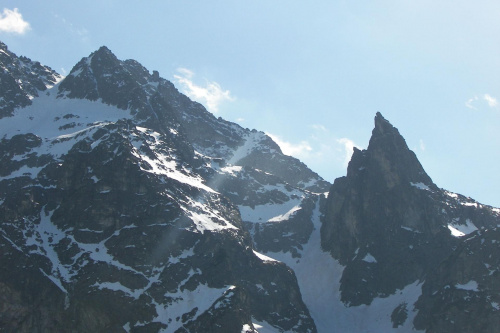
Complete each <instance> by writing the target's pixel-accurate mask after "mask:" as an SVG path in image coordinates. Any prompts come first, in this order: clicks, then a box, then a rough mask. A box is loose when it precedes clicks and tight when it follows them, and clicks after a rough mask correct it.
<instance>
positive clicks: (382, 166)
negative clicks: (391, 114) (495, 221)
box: [321, 113, 446, 304]
mask: <svg viewBox="0 0 500 333" xmlns="http://www.w3.org/2000/svg"><path fill="white" fill-rule="evenodd" d="M438 191H439V189H438V188H437V186H436V185H434V183H433V182H432V180H431V178H430V177H429V176H428V175H427V174H426V173H425V171H424V169H423V167H422V165H421V164H420V162H419V161H418V159H417V157H416V155H415V154H414V153H413V152H412V151H411V150H410V149H409V148H408V146H407V144H406V141H405V140H404V138H403V137H402V136H401V134H400V133H399V131H398V130H397V129H396V128H395V127H394V126H392V125H391V124H390V123H389V122H388V121H387V120H386V119H384V117H383V116H382V114H380V113H377V115H376V116H375V128H374V129H373V132H372V137H371V139H370V143H369V146H368V149H366V150H363V151H361V150H357V149H356V150H355V151H354V154H353V157H352V159H351V162H350V163H349V167H348V172H347V176H346V177H341V178H338V179H337V180H335V183H334V184H333V186H332V188H331V190H330V194H329V197H328V203H327V208H326V214H325V219H324V223H323V225H322V229H321V239H322V246H323V248H324V249H326V250H329V251H330V252H331V253H332V255H333V256H334V257H335V258H337V259H338V260H339V261H340V262H341V263H342V264H346V265H348V266H347V268H346V270H345V272H344V277H343V279H344V280H345V281H346V283H345V284H344V285H343V288H344V292H343V297H344V299H345V300H346V301H348V302H351V303H354V304H361V303H369V302H370V300H371V297H373V296H376V295H377V294H384V293H391V292H393V291H394V290H395V289H397V288H400V287H403V286H404V285H406V284H408V283H411V282H413V281H414V280H415V279H417V278H418V277H419V274H422V272H423V271H425V267H427V265H428V262H430V261H433V260H437V259H436V258H439V257H440V255H436V256H435V257H434V258H430V257H428V256H429V255H428V253H429V251H430V249H431V248H432V246H431V245H427V248H425V247H423V246H422V245H421V244H422V243H424V242H429V244H431V243H432V239H434V237H435V235H436V234H438V233H445V231H446V230H445V229H446V228H445V227H444V223H443V221H442V219H441V217H440V216H439V215H436V214H435V212H436V211H438V208H437V206H436V204H435V201H434V200H433V199H432V198H431V197H430V196H431V195H432V193H433V192H436V193H437V192H438ZM408 230H412V232H408ZM402 240H404V241H402ZM410 245H411V248H412V250H411V251H409V250H408V249H409V246H410ZM394 252H399V253H398V254H399V259H397V260H396V259H395V256H394ZM407 252H408V253H407ZM415 254H417V256H416V257H417V258H419V259H418V260H415V259H413V261H412V263H411V264H408V267H407V269H406V270H405V271H404V273H401V270H400V267H398V264H397V262H396V261H398V260H399V261H398V262H400V261H401V257H406V256H407V257H408V258H410V257H411V256H414V255H415ZM365 257H369V258H376V259H374V262H377V265H379V267H385V268H384V269H379V270H376V271H371V270H370V272H368V273H367V272H364V270H365V269H367V267H365V266H366V265H365V263H366V262H365V261H363V260H362V259H363V258H365ZM391 267H392V268H391ZM391 269H392V270H395V269H397V271H398V273H397V274H396V271H394V274H392V275H391V274H389V273H387V271H385V270H389V271H390V270H391ZM375 272H378V273H375ZM382 272H383V273H384V276H393V277H391V279H386V280H385V282H380V281H382V280H383V279H381V278H380V277H377V274H382ZM367 274H368V276H371V277H372V279H373V280H372V281H371V282H370V279H369V278H368V279H366V281H368V282H362V281H356V276H365V277H366V276H367ZM390 280H391V281H390ZM358 282H359V283H358ZM370 283H373V285H370ZM360 288H361V289H360ZM362 289H363V290H362ZM364 289H366V290H364ZM359 290H362V292H359ZM358 294H360V295H363V296H362V297H360V296H357V295H358Z"/></svg>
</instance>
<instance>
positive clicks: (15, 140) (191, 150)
mask: <svg viewBox="0 0 500 333" xmlns="http://www.w3.org/2000/svg"><path fill="white" fill-rule="evenodd" d="M4 49H5V50H6V48H4ZM5 54H7V53H6V51H5V52H4V55H5ZM8 55H9V57H10V64H14V65H15V64H18V65H19V64H21V62H22V61H21V60H20V58H17V57H16V56H15V55H13V54H12V53H8ZM14 65H12V66H14ZM19 66H21V65H19ZM22 68H23V67H22V66H21V69H22ZM3 70H4V71H5V72H8V73H10V74H11V75H12V76H13V78H14V81H13V82H19V81H20V80H21V76H20V75H21V74H23V72H22V70H18V71H14V70H12V69H9V68H8V67H5V68H3ZM44 73H45V72H44ZM46 73H53V72H52V71H51V70H50V69H47V70H46ZM16 75H17V76H16ZM54 77H59V76H57V75H54ZM16 80H17V81H16ZM40 80H41V81H40V82H46V81H47V80H45V79H44V78H41V79H40ZM44 80H45V81H44ZM2 82H4V81H2ZM37 82H38V81H37ZM54 82H55V81H54ZM16 89H19V90H22V91H23V92H26V91H27V90H28V88H26V87H25V86H21V85H17V88H16ZM38 89H39V90H40V91H41V90H43V88H38ZM26 94H28V92H26ZM9 96H10V95H4V98H5V99H7V98H9ZM28 101H29V103H28V102H26V100H25V102H26V103H24V102H23V103H17V102H16V101H15V100H14V101H13V102H12V103H11V104H9V105H15V106H24V108H17V109H12V108H11V109H9V112H6V113H4V116H5V117H4V118H3V119H1V122H2V128H5V129H7V130H6V131H5V133H3V137H2V138H1V141H0V148H1V151H0V159H1V167H0V176H1V178H0V216H1V222H2V223H1V233H2V238H1V239H0V242H1V243H0V258H1V260H2V265H3V266H2V267H4V268H5V269H3V270H2V272H1V273H0V288H1V289H2V291H3V293H2V295H3V296H2V300H3V301H2V308H1V309H0V310H1V315H0V326H1V327H4V328H7V330H9V331H18V332H33V331H72V332H89V331H94V332H110V331H111V332H115V331H116V332H119V331H134V332H135V331H148V332H158V331H164V332H174V331H175V332H188V331H189V332H199V331H205V332H241V331H242V329H243V328H245V329H246V330H247V331H249V332H253V331H255V329H256V326H255V325H257V324H255V323H260V325H264V326H265V327H270V328H272V329H273V330H276V331H280V330H282V331H296V332H315V331H316V328H315V325H314V322H313V320H312V318H311V317H310V314H309V311H308V309H307V308H306V306H305V305H304V303H303V301H302V297H301V293H300V290H299V287H298V285H297V280H296V277H295V275H294V273H293V271H292V270H290V268H288V267H287V266H286V265H284V264H283V263H281V262H278V261H275V260H272V259H270V258H267V257H265V256H262V255H261V254H259V253H258V252H256V251H255V250H254V245H253V242H252V239H251V236H250V234H249V233H248V231H247V230H246V229H245V228H244V226H243V223H244V222H243V220H242V217H241V214H240V210H245V209H247V211H248V212H249V213H248V214H247V215H248V218H250V217H251V216H253V215H255V213H254V209H255V208H256V207H259V206H262V205H267V206H268V205H270V204H273V203H276V204H277V208H276V209H275V210H274V211H275V213H276V215H280V214H281V213H282V214H286V212H287V211H288V209H289V208H288V207H289V206H290V204H291V203H293V204H300V203H301V202H302V201H303V200H306V198H308V197H310V196H312V195H313V194H311V193H310V192H309V191H308V189H317V190H320V191H325V190H326V189H327V187H328V186H329V184H328V183H327V182H325V181H324V180H322V179H321V178H320V177H319V176H318V175H317V174H315V173H314V172H312V171H310V170H309V169H307V167H306V166H305V165H303V164H302V163H300V162H299V161H298V160H296V159H293V158H291V157H288V156H284V155H283V154H282V153H281V151H280V149H279V147H278V146H277V145H276V144H275V143H274V142H272V140H271V139H270V138H268V137H267V136H266V135H265V134H263V133H261V132H257V131H250V130H246V129H243V128H241V127H239V126H238V125H236V124H231V123H228V122H225V121H223V120H218V119H216V118H215V117H213V116H212V115H211V114H209V113H208V112H207V111H206V110H205V109H204V108H203V107H202V106H201V105H199V104H197V103H195V102H192V101H190V100H189V99H188V98H187V97H185V96H184V95H182V94H180V93H179V92H178V91H177V90H176V89H175V88H174V87H173V85H172V84H171V83H170V82H168V81H166V80H164V79H162V78H160V77H159V75H158V73H156V74H153V75H151V74H150V73H149V72H148V71H147V70H146V69H145V68H143V67H142V66H141V65H140V64H139V63H137V62H135V61H132V60H126V61H121V60H118V59H117V58H116V57H115V56H114V55H113V53H111V51H110V50H109V49H107V48H105V47H102V48H100V49H99V50H98V51H96V52H94V53H93V54H91V55H90V56H89V57H87V58H84V59H82V60H81V61H80V62H79V63H78V64H77V65H76V66H75V67H74V68H73V69H72V71H71V72H70V74H69V75H68V76H67V77H66V78H64V79H63V80H62V81H61V82H60V83H59V84H57V85H56V86H54V87H53V88H51V89H49V90H47V92H46V93H45V94H43V95H40V96H39V97H37V98H34V99H33V100H28ZM16 103H17V104H16ZM199 118H200V119H202V120H203V121H202V122H201V123H203V124H204V125H203V126H204V127H203V131H200V128H199V126H201V125H200V124H201V123H200V121H199V120H197V119H199ZM198 132H206V133H210V132H213V133H215V132H217V133H219V132H220V133H222V135H220V137H219V141H217V142H216V143H215V144H214V146H212V147H209V146H208V144H207V142H206V138H203V137H200V135H199V133H198ZM212 143H213V142H212ZM213 152H218V154H212V153H213ZM255 154H259V156H260V158H262V159H263V161H264V162H263V163H264V164H263V167H262V168H261V170H257V169H256V166H255V163H256V162H254V163H253V164H252V163H246V164H245V163H243V162H242V163H239V162H240V161H245V160H249V159H250V160H251V157H248V156H252V155H255ZM273 158H274V161H267V160H266V159H273ZM289 162H291V163H289ZM280 165H282V166H280ZM273 168H274V169H277V170H278V169H279V170H280V171H281V176H282V177H281V176H274V175H271V174H269V172H265V171H263V170H273ZM287 168H288V169H290V170H291V171H290V173H292V172H295V173H296V174H297V175H300V177H299V176H296V175H293V174H290V173H289V172H287V171H286V169H287ZM243 179H246V182H245V186H240V185H242V182H243ZM286 179H293V180H294V186H292V185H290V184H289V183H288V182H287V181H286ZM300 184H302V186H301V187H297V186H299V185H300ZM305 184H307V185H305ZM246 185H248V186H246ZM277 192H279V196H275V195H274V194H275V193H277ZM290 202H291V203H290ZM280 209H281V210H283V209H285V211H283V212H281V210H280ZM280 212H281V213H280ZM252 213H254V214H252ZM256 214H258V213H256ZM271 215H272V214H271ZM272 216H274V215H272ZM272 216H271V217H272Z"/></svg>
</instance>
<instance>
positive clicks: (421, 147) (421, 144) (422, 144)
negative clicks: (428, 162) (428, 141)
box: [420, 139, 425, 151]
mask: <svg viewBox="0 0 500 333" xmlns="http://www.w3.org/2000/svg"><path fill="white" fill-rule="evenodd" d="M420 150H421V151H425V143H424V140H422V139H420Z"/></svg>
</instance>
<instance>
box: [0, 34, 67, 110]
mask: <svg viewBox="0 0 500 333" xmlns="http://www.w3.org/2000/svg"><path fill="white" fill-rule="evenodd" d="M61 79H62V76H61V75H59V74H58V73H56V72H55V71H54V70H52V69H51V68H50V67H48V66H43V65H41V64H40V63H39V62H38V61H31V59H29V58H27V57H23V56H20V57H18V56H17V55H16V54H14V53H13V52H11V51H9V49H8V47H7V45H5V44H4V43H2V42H0V118H2V117H9V116H12V114H13V111H14V109H15V108H18V107H25V106H28V105H31V103H32V102H31V100H32V99H33V98H35V97H38V96H39V95H40V92H42V91H45V90H47V88H49V87H51V86H53V85H54V84H55V83H56V82H58V81H59V80H61Z"/></svg>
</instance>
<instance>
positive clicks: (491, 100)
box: [465, 94, 498, 111]
mask: <svg viewBox="0 0 500 333" xmlns="http://www.w3.org/2000/svg"><path fill="white" fill-rule="evenodd" d="M478 101H482V103H484V102H486V104H488V106H489V107H490V108H494V107H496V106H498V100H497V99H496V97H493V96H491V95H490V94H483V95H482V96H481V98H479V97H478V96H477V95H475V96H474V97H472V98H469V99H468V100H467V102H465V106H466V107H468V108H469V109H472V110H476V111H477V110H478V106H476V105H474V104H477V103H479V102H478Z"/></svg>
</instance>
